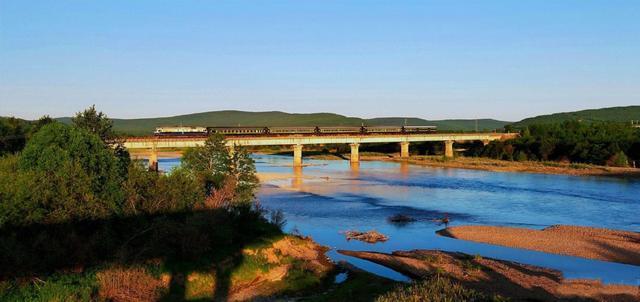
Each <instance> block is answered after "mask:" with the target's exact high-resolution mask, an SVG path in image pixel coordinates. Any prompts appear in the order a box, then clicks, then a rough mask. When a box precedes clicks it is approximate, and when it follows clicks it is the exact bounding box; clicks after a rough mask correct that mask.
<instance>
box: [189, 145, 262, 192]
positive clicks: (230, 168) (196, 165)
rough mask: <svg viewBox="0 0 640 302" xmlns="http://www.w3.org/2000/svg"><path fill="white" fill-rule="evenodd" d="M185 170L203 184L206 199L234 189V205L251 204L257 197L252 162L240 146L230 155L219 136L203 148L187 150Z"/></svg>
mask: <svg viewBox="0 0 640 302" xmlns="http://www.w3.org/2000/svg"><path fill="white" fill-rule="evenodd" d="M182 167H183V169H184V171H185V173H187V174H189V175H190V176H192V177H194V178H196V179H198V180H199V181H200V182H201V183H202V187H203V188H204V192H205V193H206V194H207V195H213V194H214V192H216V191H220V192H222V191H224V190H227V189H228V186H229V185H232V186H233V188H232V189H233V191H234V194H233V197H232V199H233V200H232V201H233V202H236V203H249V202H251V201H253V199H254V197H255V196H254V193H255V189H256V188H257V187H258V184H259V181H258V178H257V176H256V167H255V164H254V161H253V159H252V158H251V156H250V154H249V152H247V150H246V149H245V148H243V147H241V146H236V147H234V151H233V155H230V154H229V148H227V146H226V142H225V140H224V138H223V137H222V136H221V135H219V134H213V135H211V136H210V137H209V138H208V139H207V140H206V142H205V143H204V146H201V147H195V148H190V149H188V150H187V151H186V152H185V153H184V155H183V156H182Z"/></svg>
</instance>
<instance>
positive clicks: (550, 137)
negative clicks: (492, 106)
mask: <svg viewBox="0 0 640 302" xmlns="http://www.w3.org/2000/svg"><path fill="white" fill-rule="evenodd" d="M478 150H481V151H478ZM469 154H472V155H473V154H475V155H481V156H486V157H491V158H496V159H507V160H511V159H515V160H542V161H548V160H550V161H569V162H576V163H590V164H599V165H604V164H609V165H619V166H626V165H627V164H628V162H629V159H628V158H627V156H626V155H630V157H631V158H632V159H638V158H640V129H637V128H631V127H629V125H627V124H623V123H603V122H597V123H596V122H594V123H584V122H577V121H567V122H564V123H560V124H541V125H530V126H528V127H527V128H526V129H525V130H523V134H522V135H521V137H519V138H516V139H512V140H509V141H494V142H491V143H490V144H489V145H487V146H486V147H484V148H482V149H475V150H471V151H470V152H469ZM625 163H627V164H625Z"/></svg>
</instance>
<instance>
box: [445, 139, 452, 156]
mask: <svg viewBox="0 0 640 302" xmlns="http://www.w3.org/2000/svg"><path fill="white" fill-rule="evenodd" d="M444 157H447V158H452V157H453V141H444Z"/></svg>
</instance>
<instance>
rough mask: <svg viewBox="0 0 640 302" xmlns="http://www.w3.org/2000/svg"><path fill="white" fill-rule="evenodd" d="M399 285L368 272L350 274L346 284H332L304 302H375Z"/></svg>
mask: <svg viewBox="0 0 640 302" xmlns="http://www.w3.org/2000/svg"><path fill="white" fill-rule="evenodd" d="M398 284H399V283H398V282H396V281H393V280H389V279H386V278H382V277H378V276H376V275H373V274H370V273H367V272H349V276H348V278H347V280H345V281H344V282H342V283H340V284H331V285H330V286H329V287H328V288H327V290H325V291H324V292H320V293H316V294H314V295H311V296H309V297H306V298H304V299H302V301H311V302H333V301H349V302H351V301H373V300H374V299H375V298H376V297H378V296H380V295H383V294H384V293H386V292H388V291H390V290H393V289H394V288H395V287H396V286H398Z"/></svg>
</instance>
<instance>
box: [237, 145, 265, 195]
mask: <svg viewBox="0 0 640 302" xmlns="http://www.w3.org/2000/svg"><path fill="white" fill-rule="evenodd" d="M231 164H232V165H231V173H232V174H233V175H235V178H236V180H237V181H236V194H235V195H236V196H235V200H236V201H238V202H244V203H246V202H250V201H252V200H253V199H254V198H255V196H254V193H255V190H256V189H257V188H258V185H259V183H260V181H259V180H258V177H257V176H256V166H255V162H254V160H253V158H251V156H250V154H249V152H248V151H247V150H246V149H245V148H243V147H240V146H236V147H235V152H234V153H233V156H232V157H231Z"/></svg>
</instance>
